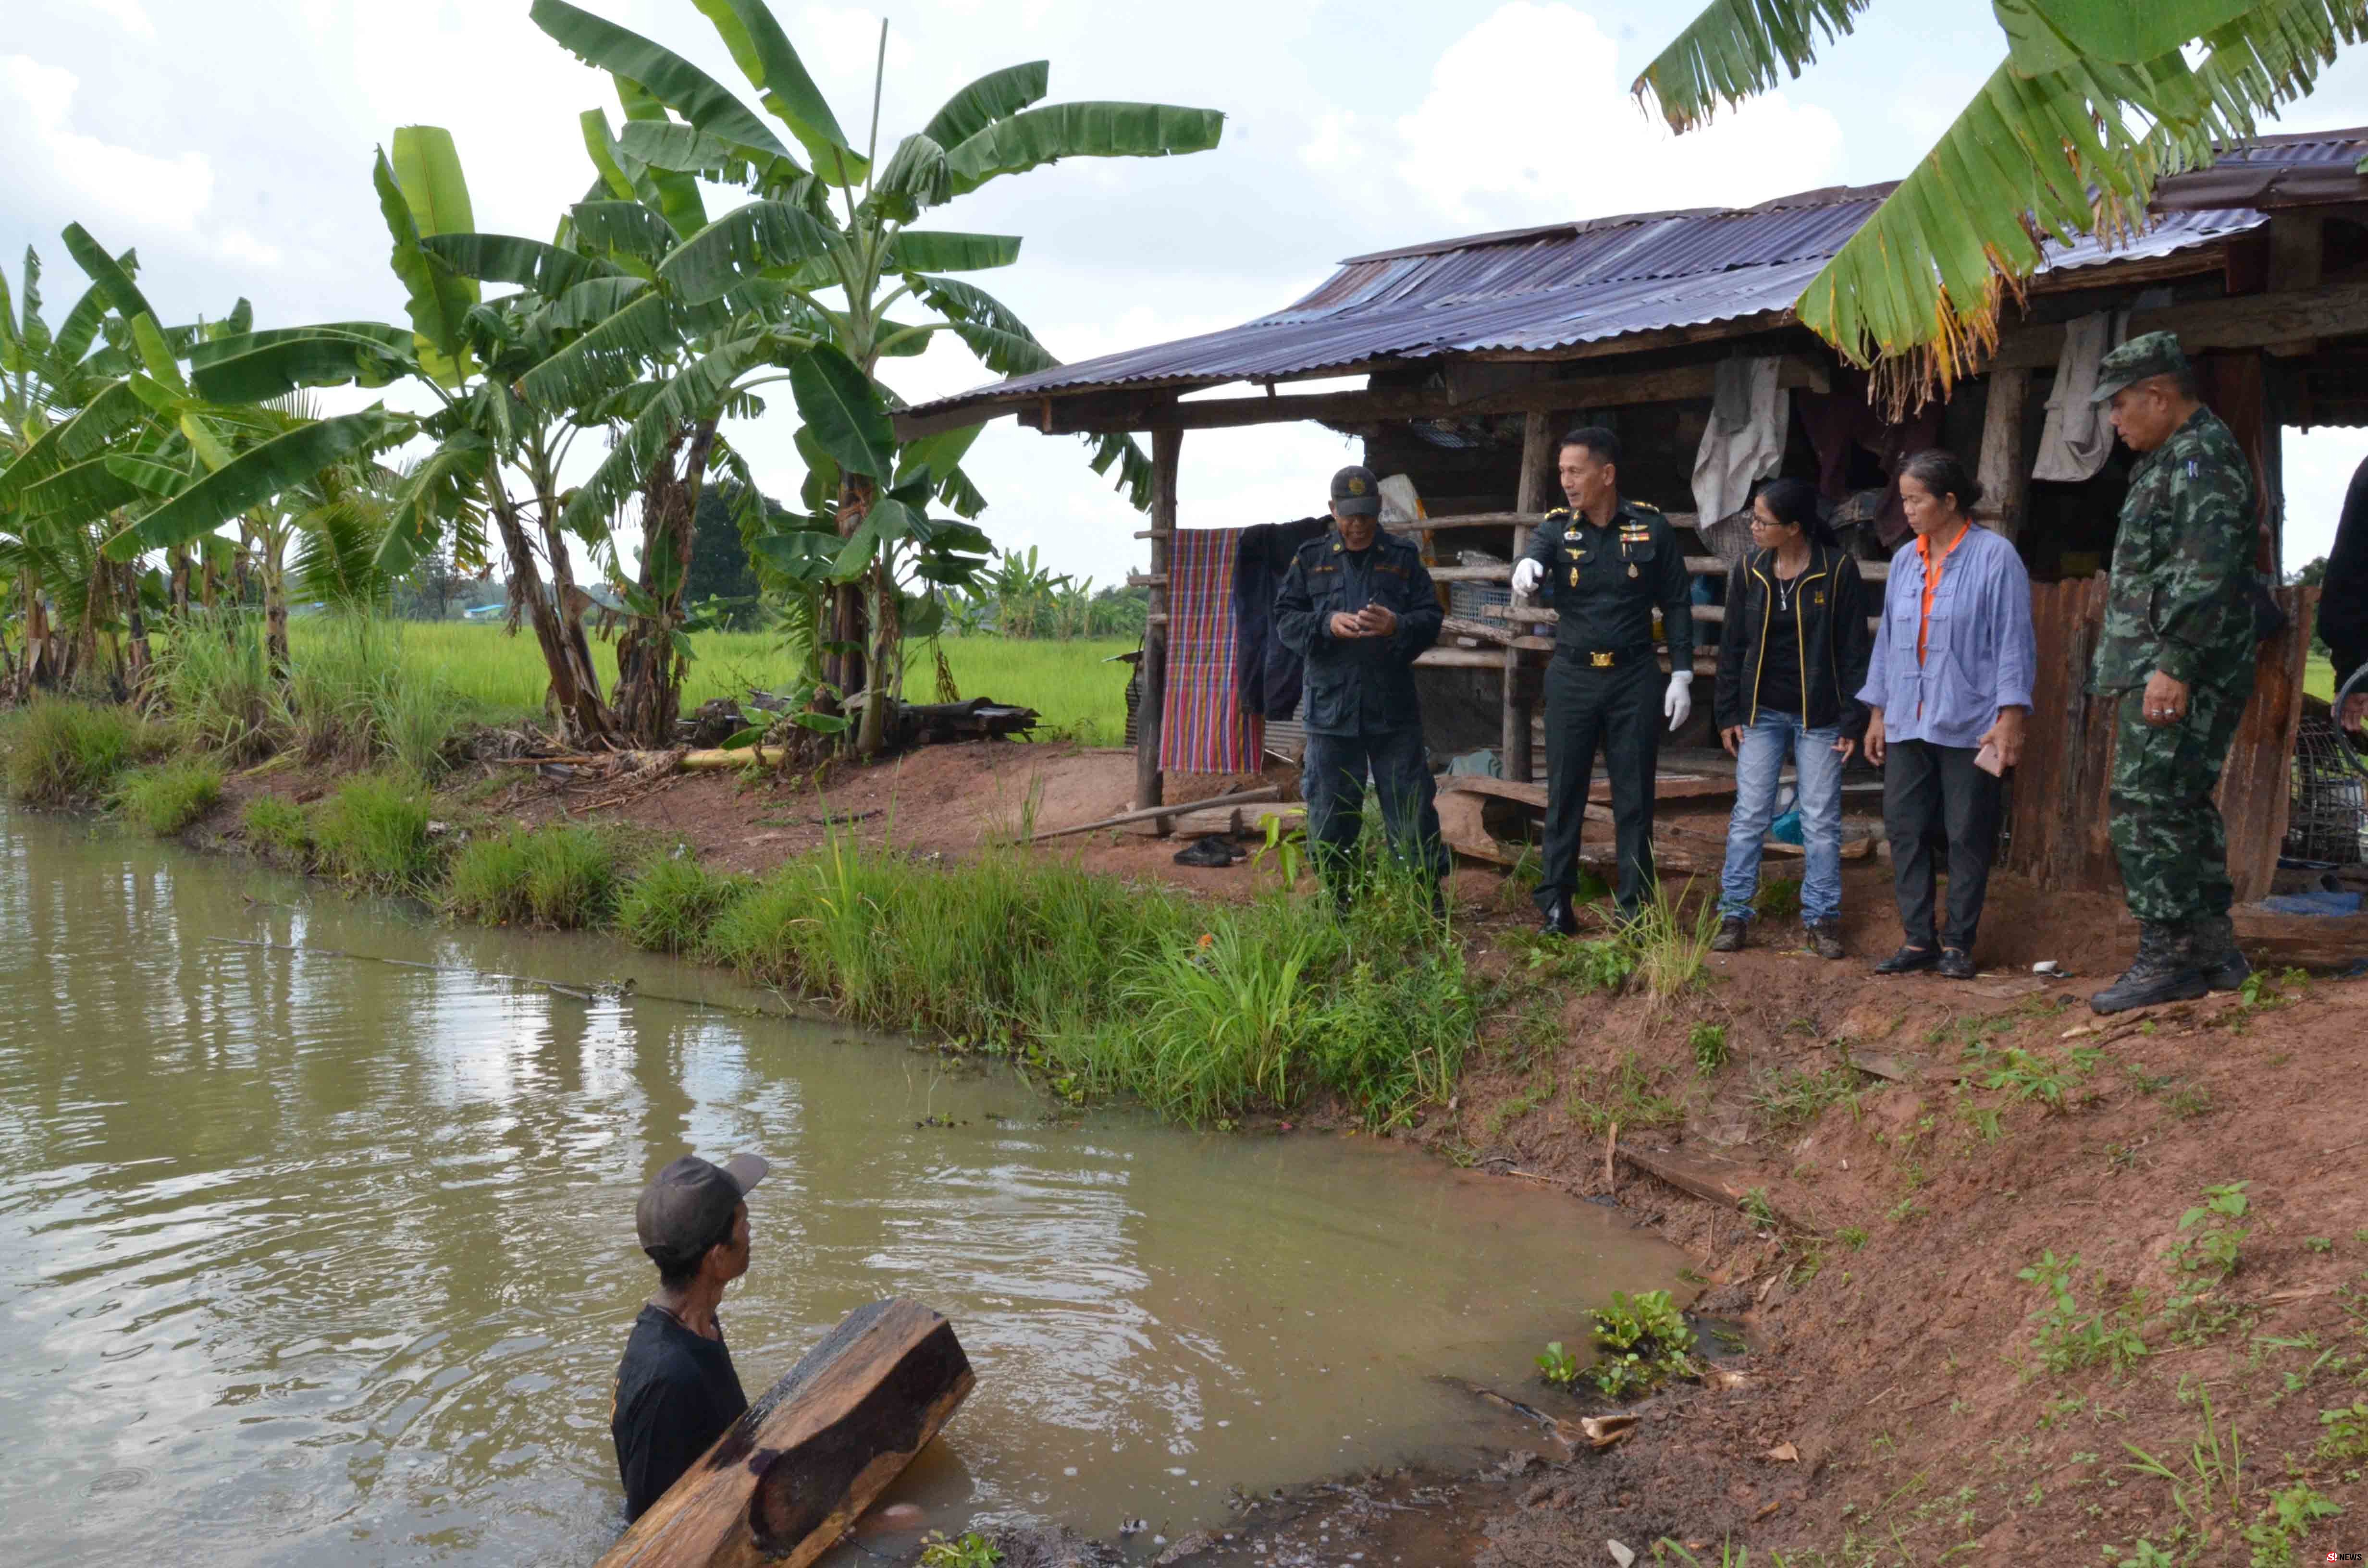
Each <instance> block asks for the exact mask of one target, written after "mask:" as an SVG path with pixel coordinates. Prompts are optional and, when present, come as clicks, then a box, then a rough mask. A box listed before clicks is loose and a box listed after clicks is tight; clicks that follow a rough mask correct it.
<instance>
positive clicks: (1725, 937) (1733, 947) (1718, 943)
mask: <svg viewBox="0 0 2368 1568" xmlns="http://www.w3.org/2000/svg"><path fill="white" fill-rule="evenodd" d="M1750 929H1751V922H1750V921H1748V920H1746V919H1744V918H1743V917H1742V916H1741V915H1728V916H1727V917H1726V918H1725V919H1724V920H1722V921H1720V922H1719V923H1718V935H1717V936H1715V937H1712V938H1711V939H1710V950H1711V951H1712V952H1714V953H1739V952H1741V951H1742V950H1743V937H1744V933H1745V932H1747V931H1748V930H1750Z"/></svg>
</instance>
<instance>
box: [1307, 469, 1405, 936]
mask: <svg viewBox="0 0 2368 1568" xmlns="http://www.w3.org/2000/svg"><path fill="white" fill-rule="evenodd" d="M1381 512H1382V493H1381V486H1380V484H1379V483H1378V482H1376V481H1375V480H1374V478H1373V472H1372V470H1371V469H1368V468H1344V469H1342V470H1341V471H1340V472H1338V473H1336V474H1334V475H1333V476H1332V529H1331V531H1330V532H1329V533H1327V534H1326V535H1325V536H1324V537H1323V538H1321V539H1315V540H1309V541H1308V542H1307V543H1305V544H1304V545H1302V546H1300V547H1299V553H1298V554H1297V555H1296V556H1295V557H1293V558H1292V562H1291V569H1290V570H1289V571H1288V572H1286V573H1285V574H1283V579H1282V587H1281V589H1280V590H1279V591H1278V592H1277V593H1276V595H1275V599H1274V624H1275V634H1276V635H1277V636H1279V637H1281V639H1282V641H1283V643H1284V645H1285V646H1287V647H1289V648H1291V649H1292V651H1293V652H1295V653H1298V654H1299V655H1300V657H1301V658H1303V659H1304V660H1305V661H1306V662H1307V677H1306V703H1307V707H1306V718H1305V724H1306V729H1307V757H1306V763H1305V766H1304V769H1303V770H1302V778H1301V780H1300V787H1301V789H1302V790H1303V791H1304V793H1305V795H1306V796H1307V840H1308V845H1309V846H1310V850H1311V853H1312V856H1313V858H1314V859H1315V871H1316V875H1317V876H1318V877H1320V878H1322V879H1323V881H1324V885H1325V886H1326V888H1328V889H1329V890H1330V891H1331V893H1332V897H1333V899H1334V901H1335V902H1337V903H1338V904H1339V905H1340V906H1341V907H1342V908H1344V909H1345V908H1346V907H1347V906H1348V903H1349V896H1350V888H1349V880H1350V871H1351V869H1352V866H1353V859H1352V857H1353V855H1354V852H1355V850H1356V847H1357V835H1359V834H1360V832H1362V831H1363V829H1364V813H1365V774H1366V771H1367V769H1368V768H1370V769H1371V770H1372V776H1373V787H1374V789H1375V790H1377V791H1378V792H1379V793H1380V795H1381V798H1382V821H1383V824H1384V825H1385V826H1386V827H1387V829H1388V832H1389V838H1390V848H1391V850H1392V851H1393V852H1394V853H1395V855H1396V856H1397V857H1398V858H1399V859H1400V860H1402V861H1404V862H1406V863H1407V864H1409V865H1412V866H1414V867H1416V868H1417V869H1419V870H1420V871H1421V872H1422V873H1423V874H1425V875H1426V876H1428V877H1429V880H1430V882H1431V905H1432V907H1433V908H1434V909H1437V908H1439V907H1440V895H1439V888H1438V882H1439V879H1440V878H1441V877H1443V876H1445V875H1446V874H1447V851H1446V849H1445V847H1444V846H1442V845H1441V844H1440V838H1439V809H1438V807H1437V805H1436V804H1434V801H1435V799H1436V797H1435V795H1434V793H1433V786H1432V784H1431V781H1430V763H1429V758H1428V756H1426V755H1425V753H1424V750H1423V744H1422V711H1421V710H1420V708H1419V707H1417V704H1416V701H1415V694H1414V661H1415V655H1417V653H1421V652H1422V651H1423V650H1424V649H1426V648H1428V647H1429V646H1430V645H1431V644H1432V643H1434V642H1438V641H1439V626H1440V620H1441V619H1443V617H1442V616H1441V614H1440V608H1439V593H1438V590H1437V589H1436V588H1434V587H1432V585H1431V581H1430V573H1429V571H1428V570H1427V569H1425V567H1424V566H1423V563H1422V552H1421V551H1418V550H1417V549H1416V548H1415V547H1414V545H1413V544H1412V543H1411V542H1410V541H1408V540H1403V539H1399V538H1397V537H1396V536H1395V535H1393V534H1390V533H1386V532H1384V531H1383V528H1382V526H1381Z"/></svg>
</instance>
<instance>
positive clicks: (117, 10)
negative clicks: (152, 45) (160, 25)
mask: <svg viewBox="0 0 2368 1568" xmlns="http://www.w3.org/2000/svg"><path fill="white" fill-rule="evenodd" d="M82 4H83V6H84V8H85V9H86V10H92V11H96V12H97V13H98V14H99V15H100V16H102V17H107V18H108V20H110V21H112V22H114V23H115V24H116V25H117V26H118V27H120V28H122V29H123V30H124V31H125V32H128V33H130V34H131V36H132V37H134V38H139V39H148V40H154V38H155V36H156V24H155V23H154V22H152V21H150V20H149V19H148V13H147V12H146V11H145V10H143V9H142V8H141V5H140V0H82Z"/></svg>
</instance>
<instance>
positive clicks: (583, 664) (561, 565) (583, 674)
mask: <svg viewBox="0 0 2368 1568" xmlns="http://www.w3.org/2000/svg"><path fill="white" fill-rule="evenodd" d="M487 477H488V479H489V480H490V481H491V483H490V484H489V485H488V486H487V488H488V490H489V492H490V494H491V495H492V497H493V511H494V522H495V527H496V528H499V529H500V531H501V536H502V548H503V550H504V551H507V554H508V556H509V558H510V613H511V616H512V617H513V624H515V618H516V617H517V616H518V614H519V613H520V612H521V611H523V612H524V614H525V616H526V619H527V620H528V621H529V623H530V624H531V625H532V626H533V627H534V640H535V642H537V643H538V644H540V645H541V649H542V662H543V665H544V667H545V668H547V669H548V670H549V671H550V674H551V704H552V708H553V709H554V710H556V711H557V713H558V715H559V723H560V729H561V731H562V732H563V733H564V734H565V736H566V738H567V739H568V741H569V742H570V743H571V744H578V745H588V744H593V743H596V742H598V741H604V740H607V739H608V738H609V735H610V734H611V733H614V730H615V720H614V718H613V716H612V715H611V714H610V713H609V710H608V707H607V705H606V704H604V703H603V702H602V701H601V700H600V686H599V681H598V676H595V675H594V673H593V669H592V656H591V653H590V651H589V650H588V649H586V648H585V647H584V645H583V642H584V632H583V625H582V622H581V621H580V620H578V621H577V622H576V623H575V627H574V634H573V635H572V636H571V635H570V628H569V625H568V623H567V621H566V620H564V619H562V616H561V613H560V605H561V603H562V602H564V599H563V597H562V596H564V594H565V593H566V591H567V589H569V588H573V587H574V586H575V585H574V583H573V582H572V581H571V582H567V583H566V586H565V587H562V586H561V585H560V584H561V578H560V574H562V573H564V572H566V570H567V568H566V559H567V551H566V548H565V546H564V545H562V546H561V547H560V548H559V550H558V551H557V552H556V553H557V556H558V560H557V562H555V564H554V570H553V573H552V577H553V582H552V587H551V590H550V591H548V592H547V591H545V589H544V586H543V581H542V574H541V572H539V571H538V570H536V568H535V563H534V561H535V555H534V547H533V546H532V545H531V544H530V543H529V542H528V540H527V534H526V525H525V524H524V522H522V521H521V520H520V519H519V517H518V507H517V506H515V505H513V504H512V503H511V501H510V499H509V495H508V493H507V491H506V490H505V489H504V487H503V485H502V483H501V474H500V472H499V470H497V469H496V470H495V471H494V472H491V473H489V474H488V476H487ZM546 531H548V530H546Z"/></svg>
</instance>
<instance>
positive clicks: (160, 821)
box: [115, 756, 222, 838]
mask: <svg viewBox="0 0 2368 1568" xmlns="http://www.w3.org/2000/svg"><path fill="white" fill-rule="evenodd" d="M221 799H222V767H221V765H220V764H218V763H216V762H214V761H213V760H212V759H211V757H203V756H192V757H183V758H181V759H180V760H178V761H176V762H161V763H157V764H156V765H154V767H135V768H133V769H132V770H131V772H130V773H127V774H125V775H124V776H123V779H122V782H121V783H120V784H119V785H118V786H117V787H116V790H115V808H116V810H118V811H120V812H122V813H123V814H124V816H126V817H127V818H129V819H130V820H131V821H132V822H135V823H137V824H140V825H141V826H142V827H143V828H145V829H147V830H148V831H149V832H150V833H153V834H154V835H157V836H158V837H160V838H161V837H164V836H165V835H167V834H174V833H178V832H180V831H181V830H182V829H183V828H185V827H187V826H188V825H189V824H191V823H193V822H195V821H197V820H198V819H199V817H201V816H204V815H205V814H206V813H207V812H210V811H211V810H213V809H214V803H215V802H216V801H220V800H221Z"/></svg>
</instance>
